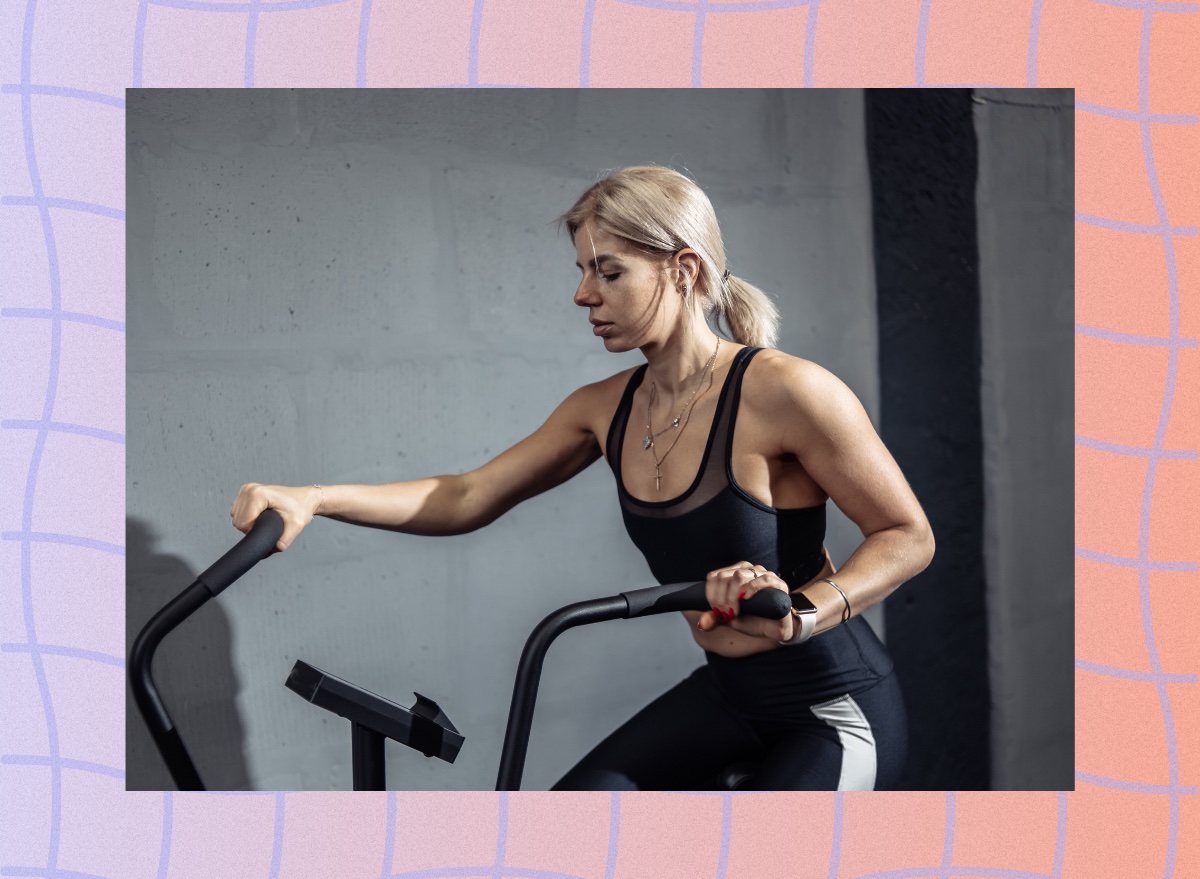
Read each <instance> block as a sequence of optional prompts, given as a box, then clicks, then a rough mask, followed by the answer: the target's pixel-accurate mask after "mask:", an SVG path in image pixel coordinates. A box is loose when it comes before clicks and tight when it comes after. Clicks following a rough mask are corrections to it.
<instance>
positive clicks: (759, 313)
mask: <svg viewBox="0 0 1200 879" xmlns="http://www.w3.org/2000/svg"><path fill="white" fill-rule="evenodd" d="M717 289H718V291H719V292H718V293H717V295H715V296H712V297H710V299H711V301H712V303H713V310H714V311H715V312H716V315H717V317H718V318H720V319H721V320H723V321H725V325H726V326H727V327H728V328H729V334H730V335H731V336H732V337H733V341H735V342H737V343H738V344H740V345H751V346H753V347H756V348H774V347H775V341H776V339H777V338H778V336H779V309H777V308H776V307H775V303H774V302H772V301H771V300H770V298H769V297H768V296H767V294H766V293H764V292H763V291H762V290H759V289H758V288H757V287H755V286H754V285H753V284H749V283H747V282H745V281H743V280H742V279H741V278H738V277H736V276H734V275H730V276H729V278H728V279H726V280H724V282H723V283H720V284H719V286H718V288H717Z"/></svg>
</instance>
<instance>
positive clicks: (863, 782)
mask: <svg viewBox="0 0 1200 879" xmlns="http://www.w3.org/2000/svg"><path fill="white" fill-rule="evenodd" d="M812 713H813V714H815V715H816V716H817V717H819V718H820V719H821V720H823V721H825V722H826V723H827V724H829V725H830V726H832V727H833V728H834V729H835V730H837V734H838V740H839V741H840V742H841V743H842V774H841V776H840V777H839V778H838V786H837V789H838V790H874V789H875V766H876V764H875V736H874V735H873V734H872V733H871V724H870V723H868V722H867V716H866V715H865V714H863V711H862V709H861V708H859V707H858V703H857V702H855V701H854V699H852V698H851V697H850V695H849V694H846V695H845V696H839V697H838V698H836V699H830V700H829V701H828V702H822V703H821V704H819V705H814V706H812Z"/></svg>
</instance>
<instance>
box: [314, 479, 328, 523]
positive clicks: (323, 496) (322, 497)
mask: <svg viewBox="0 0 1200 879" xmlns="http://www.w3.org/2000/svg"><path fill="white" fill-rule="evenodd" d="M312 487H313V488H315V489H317V490H318V491H319V492H321V500H320V501H318V503H317V508H316V509H315V510H313V515H314V516H315V515H316V514H317V513H318V512H319V511H320V509H321V507H323V506H324V505H325V489H323V488H321V486H319V485H317V483H315V482H314V483H312Z"/></svg>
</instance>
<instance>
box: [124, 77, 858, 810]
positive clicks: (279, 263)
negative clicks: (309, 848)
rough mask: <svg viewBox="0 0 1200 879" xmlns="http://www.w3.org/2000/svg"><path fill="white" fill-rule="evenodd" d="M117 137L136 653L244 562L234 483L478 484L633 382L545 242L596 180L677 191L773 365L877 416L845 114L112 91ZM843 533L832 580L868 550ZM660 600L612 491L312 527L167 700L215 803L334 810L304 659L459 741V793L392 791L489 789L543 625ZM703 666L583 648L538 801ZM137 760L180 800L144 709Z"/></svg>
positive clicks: (717, 97) (330, 773)
mask: <svg viewBox="0 0 1200 879" xmlns="http://www.w3.org/2000/svg"><path fill="white" fill-rule="evenodd" d="M127 113H128V178H127V187H128V200H127V216H128V220H127V223H128V252H127V261H128V304H129V308H128V314H129V317H128V385H127V405H128V426H127V433H128V447H127V461H128V466H127V472H128V476H127V479H128V483H127V514H128V523H129V524H128V532H129V533H128V549H127V553H128V555H127V563H128V595H127V619H128V625H127V629H128V631H129V633H130V636H132V633H134V632H136V630H137V629H138V628H140V626H141V625H142V623H143V622H144V621H145V620H146V619H147V618H148V617H149V615H150V614H151V612H152V611H153V610H154V609H155V608H157V607H158V606H160V605H162V604H163V603H165V601H166V600H167V599H168V598H169V597H171V596H172V595H174V594H175V593H176V592H178V591H179V590H181V589H182V588H183V587H184V586H186V585H187V584H188V583H190V582H191V580H192V579H193V578H194V577H195V576H196V574H198V573H199V572H200V571H202V570H203V569H204V568H205V567H207V565H208V564H210V563H211V562H212V561H213V560H215V559H216V558H217V557H218V556H219V555H221V553H223V552H224V551H225V550H226V549H227V548H228V547H229V546H231V545H232V544H233V543H234V542H235V541H236V539H237V538H238V537H239V536H240V535H238V534H237V532H235V531H234V530H233V529H232V528H231V527H230V524H229V518H228V514H227V511H228V509H229V506H230V503H231V502H232V500H233V498H234V497H235V496H236V494H237V491H238V488H239V486H240V485H241V484H242V483H243V482H246V481H256V482H271V483H283V484H290V485H297V484H306V483H309V482H322V483H325V484H335V483H384V482H391V481H396V480H402V479H409V478H418V477H423V476H428V475H432V474H436V473H450V472H462V471H464V470H467V469H471V468H473V467H476V466H478V465H479V464H481V463H482V462H484V461H486V460H487V459H488V458H489V457H491V456H492V455H494V454H496V453H498V452H500V451H501V450H503V449H504V448H506V447H508V446H510V445H511V444H513V443H515V442H516V441H518V440H519V439H521V438H522V437H523V436H525V435H527V434H528V433H529V432H531V431H532V430H533V429H535V428H536V427H537V426H538V425H539V424H540V423H541V422H542V421H543V420H544V419H545V417H546V416H547V415H548V414H549V413H550V412H551V410H552V409H553V408H554V407H555V406H556V405H557V404H558V402H560V401H561V400H562V399H563V398H564V397H565V396H566V395H567V394H568V393H570V391H571V390H573V389H574V388H576V387H578V386H579V385H581V384H584V383H586V382H589V381H594V380H596V379H599V378H601V377H603V376H606V375H609V374H611V373H613V372H616V371H619V370H621V369H623V368H626V367H627V366H630V365H633V364H635V363H637V362H639V356H638V355H637V353H636V352H633V353H630V354H626V355H619V356H612V355H608V354H606V353H605V352H604V350H603V348H602V347H601V346H600V344H599V342H598V341H597V340H596V339H595V338H594V337H593V336H592V335H591V333H590V332H589V328H588V326H587V324H586V319H585V318H586V316H585V315H584V313H583V311H582V310H581V309H579V308H578V307H576V306H575V305H573V304H572V302H571V295H572V293H573V291H574V289H575V285H576V276H577V274H578V272H577V270H576V269H575V267H574V265H573V263H574V257H573V251H572V249H571V246H570V243H569V240H568V239H567V237H566V236H565V234H564V235H561V236H557V235H556V233H555V230H554V227H553V226H552V225H551V221H552V220H553V219H554V218H555V217H556V216H558V215H559V214H560V213H561V212H562V211H564V210H565V209H566V208H567V207H569V206H570V205H571V203H572V202H573V200H574V199H575V198H576V197H577V196H578V195H579V194H580V193H581V192H582V191H583V190H584V189H585V188H586V187H587V186H588V185H589V184H590V183H591V182H592V181H594V179H595V178H596V177H597V176H598V175H599V174H600V173H601V172H602V171H603V170H604V169H607V168H615V167H620V166H622V165H627V164H634V163H644V162H657V163H661V164H669V165H672V166H674V167H676V168H680V169H683V168H685V167H686V169H688V170H689V171H690V172H691V173H692V175H693V176H694V177H695V178H696V179H697V180H698V181H699V182H700V183H701V185H702V186H704V188H705V189H706V191H707V192H708V193H709V195H710V197H711V198H712V200H713V202H714V204H715V206H716V208H717V212H718V217H719V218H720V220H721V223H722V227H723V230H724V233H725V236H726V242H727V245H728V253H729V260H730V265H731V266H732V267H733V270H734V271H735V272H736V273H737V274H738V275H739V276H743V277H745V278H747V279H749V280H751V281H753V282H754V283H756V284H758V285H760V286H761V287H762V288H763V289H765V290H767V291H769V292H772V293H773V294H775V295H776V296H777V299H778V303H779V305H780V308H781V310H782V312H783V316H784V329H783V334H782V339H781V342H780V347H781V348H782V349H783V350H786V351H789V352H791V353H794V354H797V355H800V356H803V357H807V358H809V359H812V360H815V361H817V362H819V363H821V364H823V365H825V366H826V367H828V368H830V369H832V370H833V371H834V372H835V373H837V374H838V375H839V376H841V377H842V378H843V379H844V380H845V381H846V382H847V383H848V384H849V385H850V386H851V387H852V388H853V389H854V390H855V391H856V392H857V393H858V394H859V396H860V398H862V400H863V402H864V404H865V405H866V406H867V409H868V411H869V412H871V413H872V415H874V413H875V412H877V406H878V390H877V377H876V347H875V345H876V343H875V338H876V327H875V306H874V279H873V276H872V260H871V242H870V217H869V195H868V182H867V169H866V161H865V151H864V141H863V131H862V125H863V121H862V120H863V114H862V103H861V96H860V95H859V94H858V93H856V92H804V93H802V92H779V91H736V92H735V91H695V92H693V91H675V92H655V91H636V92H633V91H629V92H626V91H617V92H613V91H597V92H588V91H532V90H531V91H523V90H515V91H501V90H477V91H455V90H446V91H395V92H389V91H365V92H341V91H285V90H280V91H240V90H238V91H212V92H209V91H187V92H179V91H130V92H129V95H128V111H127ZM831 514H832V515H831V529H830V538H829V541H828V545H829V546H830V549H831V552H832V553H833V555H834V558H835V561H837V562H839V563H840V562H841V561H844V559H845V558H846V557H847V556H848V555H849V554H850V553H851V552H852V551H853V549H854V548H855V547H856V546H857V544H858V542H859V541H860V540H861V536H860V535H859V533H858V531H857V529H856V528H855V527H854V526H853V525H852V524H851V523H849V522H848V521H847V520H845V519H844V518H843V517H841V516H840V514H837V513H836V512H835V511H834V510H833V508H832V505H831ZM651 582H652V581H651V579H650V576H649V572H648V569H647V567H646V565H645V562H644V561H643V559H642V558H641V556H640V555H639V554H638V553H637V551H636V550H635V549H634V548H633V546H632V545H631V544H630V542H629V540H628V538H627V536H626V535H625V533H624V530H623V527H622V524H621V520H620V516H619V511H618V508H617V505H616V503H615V496H614V487H613V482H612V476H611V473H610V472H609V471H608V469H607V467H606V466H605V465H604V464H603V463H602V462H601V463H598V464H596V465H594V466H593V467H592V468H590V469H589V470H588V471H586V472H584V473H583V474H581V475H580V476H579V477H578V478H576V479H575V480H573V481H572V482H570V483H568V484H567V485H564V486H562V487H560V488H558V489H556V490H554V491H552V492H550V493H548V494H546V495H544V496H541V497H538V498H535V499H534V500H531V501H529V502H528V503H526V504H524V505H522V506H521V507H519V508H517V509H516V510H514V511H512V512H511V513H509V514H508V515H507V516H505V517H503V518H502V519H501V520H499V521H498V522H496V523H495V524H493V525H491V526H489V527H488V528H485V529H483V530H481V531H479V532H476V533H474V534H470V535H465V536H461V537H452V538H419V537H412V536H407V535H396V534H391V533H387V532H383V531H374V530H370V529H364V528H355V527H352V526H349V525H345V524H343V523H338V522H332V521H329V520H324V519H318V520H317V521H316V522H314V523H313V524H312V525H311V526H310V527H309V528H308V529H307V530H306V531H305V532H304V533H303V535H302V536H301V537H300V539H299V540H298V541H297V542H296V543H295V545H294V546H293V547H292V548H291V549H289V550H288V551H287V552H286V553H283V554H282V555H276V556H273V557H271V558H270V559H269V560H268V561H267V562H265V563H264V564H262V565H260V566H259V567H257V568H255V569H254V570H253V571H251V572H250V573H249V574H248V575H247V576H246V577H245V578H244V579H243V580H242V581H239V582H238V583H237V584H236V585H235V586H234V587H233V588H231V589H229V590H228V591H227V592H225V593H224V594H222V595H221V597H220V598H219V599H218V600H217V601H216V602H211V603H210V604H209V605H208V606H206V607H205V608H204V609H203V610H202V611H201V612H200V614H198V615H197V617H196V618H195V619H193V620H191V621H189V623H188V624H187V625H186V626H185V627H183V628H182V629H180V630H179V631H178V632H176V633H175V634H174V635H173V636H172V637H171V639H170V640H169V641H168V642H167V643H166V644H164V646H163V648H162V649H161V650H160V653H159V660H158V663H157V676H158V679H159V681H160V685H161V688H162V690H163V692H164V696H165V698H166V700H167V702H168V704H169V705H170V706H171V708H172V711H173V712H174V714H175V715H176V719H177V721H178V723H179V726H180V728H181V730H182V731H183V734H184V737H185V740H186V741H187V742H188V743H189V745H190V746H191V747H192V750H193V754H194V756H195V758H196V762H197V764H198V766H199V768H200V770H201V772H202V773H203V774H205V775H206V779H207V781H208V783H209V785H210V787H213V788H217V787H221V788H241V787H252V788H257V789H307V788H346V787H349V784H350V765H349V764H350V746H349V741H348V739H349V736H348V732H347V725H346V724H345V723H344V722H342V721H340V720H338V719H336V718H333V717H332V716H329V715H326V714H325V713H324V712H321V711H319V710H318V709H316V708H313V707H312V706H310V705H307V704H305V703H304V702H303V701H302V700H301V699H300V698H299V697H297V696H296V695H294V694H292V693H291V692H289V691H287V690H286V689H285V688H284V687H283V680H284V678H285V677H286V675H287V672H288V670H289V669H290V667H291V665H292V662H293V661H294V660H295V659H296V658H297V657H300V658H303V659H305V660H306V661H308V662H310V663H312V664H314V665H317V666H319V667H321V668H324V669H326V670H328V671H330V672H333V673H335V674H337V675H339V676H341V677H343V678H346V679H348V680H351V681H354V682H356V683H358V684H360V685H362V686H365V687H367V688H368V689H371V690H373V691H375V692H378V693H381V694H384V695H387V696H389V697H392V698H394V699H395V700H396V701H400V702H403V703H406V704H408V703H411V702H412V696H411V692H412V691H413V690H418V691H420V692H422V693H424V694H426V695H428V696H430V697H432V698H434V699H437V700H438V701H439V702H440V703H441V705H442V706H443V708H444V709H445V710H446V711H447V713H448V714H449V716H450V717H451V718H452V719H453V720H454V722H455V723H456V724H457V725H458V727H459V729H460V730H461V731H463V732H464V733H465V735H466V745H465V747H464V748H463V751H462V753H461V755H460V757H459V759H458V761H457V762H456V763H455V764H454V765H453V766H447V765H445V764H442V763H439V762H435V761H429V760H425V759H424V758H422V757H420V756H419V755H417V754H416V753H415V752H412V751H408V750H406V749H401V748H399V747H398V746H390V745H389V750H388V759H389V769H390V772H389V784H390V785H391V786H392V787H397V788H406V789H431V788H440V789H490V788H492V787H493V786H494V784H495V775H496V769H497V765H498V761H499V752H500V745H501V741H502V738H503V732H504V723H505V719H506V715H507V712H508V707H509V699H510V696H511V687H512V679H513V674H514V671H515V668H516V662H517V658H518V655H519V652H520V649H521V646H522V644H523V643H524V640H525V638H526V636H527V635H528V633H529V631H530V630H531V629H532V627H533V626H534V625H535V624H536V622H537V621H538V620H540V619H541V618H542V617H543V616H545V614H547V613H548V612H549V611H551V610H552V609H554V608H556V607H559V606H561V605H563V604H567V603H569V602H572V601H576V600H581V599H584V598H588V597H596V596H600V595H607V594H612V593H615V592H617V591H620V590H623V589H627V588H630V587H636V586H642V585H650V584H651ZM877 621H878V620H877ZM702 661H703V656H702V654H701V652H700V651H699V650H698V649H697V648H696V647H695V646H694V644H693V643H692V641H691V639H690V637H689V635H688V633H687V632H686V631H685V630H684V623H683V622H682V621H681V620H680V619H679V618H678V617H663V618H654V619H648V620H640V621H634V622H630V623H614V624H609V625H606V626H596V627H592V628H590V629H583V630H576V631H572V632H570V633H569V634H568V635H566V636H565V637H564V638H563V639H562V641H561V642H560V643H559V644H558V645H557V646H556V647H555V648H554V649H553V651H552V653H551V660H550V662H549V663H548V664H547V668H546V673H545V677H544V679H543V684H542V690H541V696H540V699H539V702H538V713H537V715H536V717H535V721H534V727H533V735H532V738H531V743H530V753H529V761H528V764H527V769H526V773H525V786H526V787H529V788H545V787H547V786H549V785H550V784H552V783H553V782H554V781H555V780H556V779H557V778H558V776H559V775H560V774H561V773H563V772H564V771H565V770H566V769H568V768H569V767H570V766H571V765H572V764H573V763H574V761H575V760H576V759H578V758H579V757H580V756H582V755H583V754H584V753H585V752H586V751H587V750H588V749H589V748H590V747H591V746H592V745H593V744H595V743H596V742H597V741H598V740H599V738H601V737H602V736H603V735H605V734H607V732H608V731H610V730H611V729H613V728H615V727H616V726H617V725H618V724H619V723H621V722H623V721H624V720H625V719H626V718H627V717H628V716H630V715H631V714H632V713H633V712H634V711H635V710H636V709H637V708H639V707H640V706H641V705H643V704H644V703H645V702H647V701H649V700H650V699H651V698H653V697H654V696H656V695H657V694H658V693H660V692H661V691H663V690H664V689H666V688H667V687H669V686H670V685H672V684H674V683H675V682H676V681H678V680H679V679H680V678H682V677H683V676H684V675H685V674H687V673H688V672H689V671H690V670H691V669H692V668H694V667H695V666H696V665H698V664H699V663H701V662H702ZM127 750H128V760H127V785H128V787H129V788H131V789H136V788H152V789H158V788H163V787H169V786H170V782H169V779H168V777H167V775H166V773H165V771H164V770H163V769H162V767H161V765H160V761H159V760H158V757H157V755H156V754H155V753H154V752H153V750H152V747H151V745H150V743H149V739H148V736H147V735H146V733H145V732H144V730H143V728H142V725H141V722H140V720H139V718H137V717H136V715H135V714H134V712H133V708H132V703H131V704H130V719H129V724H128V740H127Z"/></svg>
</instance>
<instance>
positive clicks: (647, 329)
mask: <svg viewBox="0 0 1200 879" xmlns="http://www.w3.org/2000/svg"><path fill="white" fill-rule="evenodd" d="M575 264H576V265H577V266H578V267H579V269H580V271H581V272H582V273H583V277H582V278H581V279H580V281H579V287H578V288H576V290H575V304H576V305H579V306H581V307H583V308H586V309H587V310H588V319H589V320H590V321H591V323H592V331H593V332H594V333H595V334H596V335H597V336H599V337H600V338H602V339H603V340H604V347H605V349H606V350H608V351H630V350H632V349H634V348H638V347H640V346H642V345H644V344H646V343H647V342H651V341H654V340H655V339H661V338H665V336H666V335H667V334H668V333H669V331H670V329H671V328H672V327H674V326H675V325H676V322H677V319H678V312H679V309H680V308H681V306H682V299H681V297H680V295H679V292H678V289H677V288H676V286H675V281H674V278H675V277H676V274H675V272H673V271H672V270H671V268H670V266H671V258H670V257H663V256H659V255H656V254H650V253H646V252H644V251H642V250H639V249H638V248H637V247H636V246H635V245H633V244H631V243H630V242H628V241H626V240H625V239H624V238H618V237H617V236H615V235H609V234H608V233H606V232H602V231H600V230H599V229H596V228H595V226H594V225H593V224H592V223H590V222H585V223H584V224H583V225H581V226H580V227H579V229H578V230H577V231H576V232H575Z"/></svg>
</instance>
